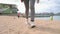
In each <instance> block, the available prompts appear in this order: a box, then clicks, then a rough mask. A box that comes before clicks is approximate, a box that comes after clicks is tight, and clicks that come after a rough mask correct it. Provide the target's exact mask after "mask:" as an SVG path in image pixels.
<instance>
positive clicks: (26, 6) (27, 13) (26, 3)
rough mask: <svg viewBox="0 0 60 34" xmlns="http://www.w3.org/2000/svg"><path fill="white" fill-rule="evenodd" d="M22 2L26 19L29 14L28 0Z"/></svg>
mask: <svg viewBox="0 0 60 34" xmlns="http://www.w3.org/2000/svg"><path fill="white" fill-rule="evenodd" d="M24 4H25V9H26V10H25V14H26V19H28V15H29V0H24Z"/></svg>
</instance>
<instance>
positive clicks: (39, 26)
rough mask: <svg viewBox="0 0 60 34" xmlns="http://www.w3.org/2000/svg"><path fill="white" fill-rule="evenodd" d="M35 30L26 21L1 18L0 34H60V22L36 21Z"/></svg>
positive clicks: (16, 18)
mask: <svg viewBox="0 0 60 34" xmlns="http://www.w3.org/2000/svg"><path fill="white" fill-rule="evenodd" d="M35 24H36V27H35V28H30V27H28V25H27V24H26V19H25V18H23V17H20V18H18V17H17V16H0V34H60V21H58V20H53V21H51V20H43V19H42V20H40V19H35Z"/></svg>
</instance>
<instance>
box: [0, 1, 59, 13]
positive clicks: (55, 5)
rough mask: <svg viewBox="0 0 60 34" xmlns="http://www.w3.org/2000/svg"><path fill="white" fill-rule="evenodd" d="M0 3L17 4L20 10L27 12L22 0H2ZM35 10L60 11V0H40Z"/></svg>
mask: <svg viewBox="0 0 60 34" xmlns="http://www.w3.org/2000/svg"><path fill="white" fill-rule="evenodd" d="M0 3H7V4H16V5H17V8H18V9H19V11H18V12H21V13H25V6H24V3H22V2H21V1H20V0H0ZM35 12H36V13H44V12H48V13H50V12H53V13H58V12H60V0H40V2H39V4H37V2H35Z"/></svg>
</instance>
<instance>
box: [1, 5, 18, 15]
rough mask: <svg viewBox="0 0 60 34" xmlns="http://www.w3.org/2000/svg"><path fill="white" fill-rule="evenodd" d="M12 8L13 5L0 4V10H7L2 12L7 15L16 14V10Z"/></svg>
mask: <svg viewBox="0 0 60 34" xmlns="http://www.w3.org/2000/svg"><path fill="white" fill-rule="evenodd" d="M12 6H13V5H7V4H0V9H2V8H4V9H5V8H8V9H6V10H4V11H3V13H8V14H10V13H17V8H14V7H12Z"/></svg>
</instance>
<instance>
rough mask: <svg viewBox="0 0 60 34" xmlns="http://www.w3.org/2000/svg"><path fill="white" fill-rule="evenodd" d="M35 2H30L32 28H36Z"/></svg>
mask: <svg viewBox="0 0 60 34" xmlns="http://www.w3.org/2000/svg"><path fill="white" fill-rule="evenodd" d="M34 5H35V0H30V9H31V26H32V28H34V27H35V24H34V18H35V7H34Z"/></svg>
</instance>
